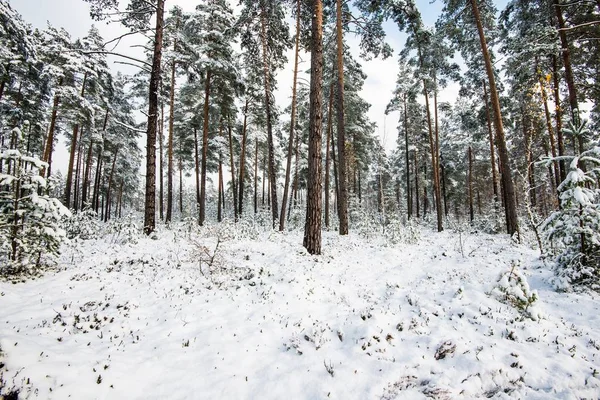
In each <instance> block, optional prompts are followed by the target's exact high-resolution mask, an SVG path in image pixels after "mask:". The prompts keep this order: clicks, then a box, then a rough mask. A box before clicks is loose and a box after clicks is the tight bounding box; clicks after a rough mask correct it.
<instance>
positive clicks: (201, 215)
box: [198, 69, 211, 226]
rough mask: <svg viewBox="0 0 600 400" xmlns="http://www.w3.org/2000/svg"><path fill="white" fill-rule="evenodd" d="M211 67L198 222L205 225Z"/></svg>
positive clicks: (205, 107)
mask: <svg viewBox="0 0 600 400" xmlns="http://www.w3.org/2000/svg"><path fill="white" fill-rule="evenodd" d="M210 76H211V72H210V69H209V70H207V71H206V77H205V79H206V81H205V82H204V124H203V129H202V169H201V178H200V183H201V184H202V186H201V187H200V210H199V216H198V224H200V226H202V225H204V219H205V217H206V158H207V156H208V115H209V114H208V111H209V108H208V101H209V99H210Z"/></svg>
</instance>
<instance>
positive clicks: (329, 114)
mask: <svg viewBox="0 0 600 400" xmlns="http://www.w3.org/2000/svg"><path fill="white" fill-rule="evenodd" d="M333 92H334V86H333V84H331V85H330V86H329V106H328V107H327V110H328V111H327V139H326V140H325V143H327V145H326V146H325V148H326V150H325V228H327V230H329V169H330V168H329V164H330V158H331V154H330V151H335V150H334V149H333V148H331V150H330V147H329V143H330V138H331V137H332V134H333V115H332V113H333Z"/></svg>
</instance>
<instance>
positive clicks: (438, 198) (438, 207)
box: [432, 72, 444, 232]
mask: <svg viewBox="0 0 600 400" xmlns="http://www.w3.org/2000/svg"><path fill="white" fill-rule="evenodd" d="M434 73H435V72H434ZM433 84H434V88H433V113H434V121H435V149H434V154H433V155H434V157H433V159H434V160H435V164H434V165H433V166H432V167H433V178H434V181H433V182H434V185H433V189H434V194H435V211H436V214H437V229H438V232H441V231H443V230H444V226H443V225H442V222H443V218H444V217H443V214H442V212H443V211H442V190H441V188H440V129H439V120H438V103H437V89H438V88H437V78H436V75H434V76H433Z"/></svg>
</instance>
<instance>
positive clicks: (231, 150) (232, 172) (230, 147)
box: [227, 123, 238, 222]
mask: <svg viewBox="0 0 600 400" xmlns="http://www.w3.org/2000/svg"><path fill="white" fill-rule="evenodd" d="M227 130H228V132H229V164H230V166H231V192H232V199H233V217H234V220H235V222H237V220H238V207H237V197H236V194H237V190H236V182H235V164H234V163H233V158H234V157H233V138H232V134H231V123H229V125H228V126H227Z"/></svg>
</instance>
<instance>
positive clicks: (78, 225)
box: [65, 209, 100, 240]
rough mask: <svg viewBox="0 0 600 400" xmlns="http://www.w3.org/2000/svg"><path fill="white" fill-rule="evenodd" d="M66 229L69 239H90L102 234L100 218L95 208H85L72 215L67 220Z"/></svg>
mask: <svg viewBox="0 0 600 400" xmlns="http://www.w3.org/2000/svg"><path fill="white" fill-rule="evenodd" d="M65 231H66V233H67V237H68V238H69V239H75V238H77V239H81V240H90V239H96V238H98V236H100V234H99V231H100V220H99V219H98V214H97V213H96V212H95V211H94V210H90V209H87V210H83V211H81V212H78V213H76V214H73V215H71V216H70V217H69V218H67V219H66V221H65Z"/></svg>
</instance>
